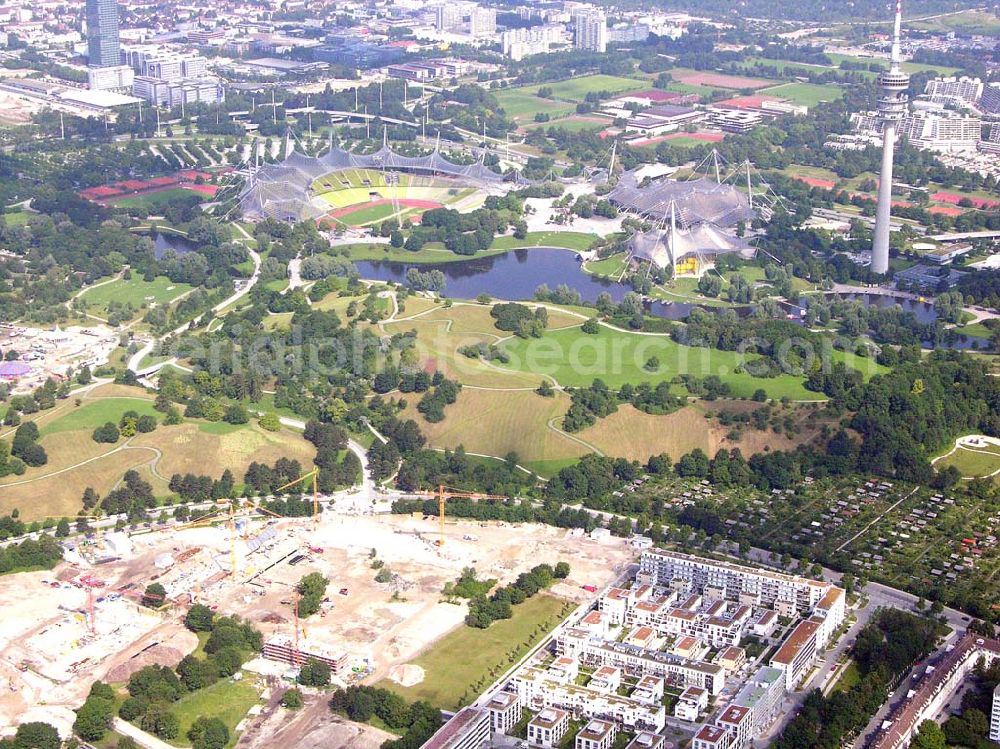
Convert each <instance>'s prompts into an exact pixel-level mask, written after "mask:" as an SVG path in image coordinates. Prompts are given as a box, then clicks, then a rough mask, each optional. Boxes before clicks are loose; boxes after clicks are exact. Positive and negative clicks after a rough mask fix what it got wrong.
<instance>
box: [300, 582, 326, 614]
mask: <svg viewBox="0 0 1000 749" xmlns="http://www.w3.org/2000/svg"><path fill="white" fill-rule="evenodd" d="M329 582H330V581H329V580H327V579H326V578H325V577H323V576H322V575H321V574H320V573H318V572H310V573H309V574H308V575H305V576H304V577H303V578H302V579H301V580H299V582H298V585H296V586H295V589H296V590H297V591H298V594H299V604H298V605H299V618H300V619H305V618H306V617H309V616H312V615H313V614H315V613H316V612H317V611H319V608H320V605H321V604H322V603H323V597H324V596H325V595H326V586H327V584H328V583H329Z"/></svg>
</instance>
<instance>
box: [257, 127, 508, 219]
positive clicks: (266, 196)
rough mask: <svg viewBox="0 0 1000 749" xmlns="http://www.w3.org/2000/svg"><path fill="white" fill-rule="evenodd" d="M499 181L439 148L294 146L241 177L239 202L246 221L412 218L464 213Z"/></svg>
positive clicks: (500, 185)
mask: <svg viewBox="0 0 1000 749" xmlns="http://www.w3.org/2000/svg"><path fill="white" fill-rule="evenodd" d="M513 186H514V183H512V182H506V181H505V179H504V177H503V175H500V174H497V173H496V172H494V171H493V170H491V169H490V168H488V167H487V166H485V164H484V163H483V159H482V158H480V160H479V161H477V162H475V163H473V164H458V163H455V162H453V161H451V160H449V159H447V158H446V157H444V156H443V155H442V154H441V153H440V150H439V149H438V148H436V147H435V149H434V150H433V151H432V152H431V153H430V154H427V155H425V156H403V155H401V154H399V153H396V152H395V151H393V150H392V148H391V147H390V146H389V145H388V144H387V143H383V145H382V148H380V149H379V150H378V151H376V152H375V153H372V154H356V153H352V152H351V151H346V150H344V149H342V148H338V147H331V149H330V150H329V151H327V152H326V153H325V154H323V155H322V156H319V157H314V156H306V155H304V154H301V153H298V152H293V153H291V154H290V155H289V156H288V157H287V158H286V159H285V160H284V161H282V162H281V163H278V164H268V165H266V166H263V167H261V168H260V169H258V170H257V171H256V172H254V173H253V174H251V175H250V176H249V177H248V178H247V183H246V186H245V187H244V189H243V192H242V194H241V195H240V199H239V200H240V208H241V209H242V211H243V215H244V216H245V217H247V218H250V219H262V218H276V219H280V220H283V221H303V220H307V219H313V220H323V221H326V222H328V223H330V224H341V225H344V226H350V227H363V226H368V225H371V224H376V223H379V222H381V221H384V220H385V219H387V218H390V217H395V218H398V219H400V220H402V219H405V218H409V219H410V220H411V221H413V222H414V223H416V222H419V220H420V215H421V214H422V213H423V212H424V211H426V210H429V209H431V208H439V207H442V206H449V207H452V208H456V209H458V210H462V211H469V210H473V209H475V208H478V207H479V206H481V205H482V203H483V201H484V200H485V199H486V196H487V195H489V194H503V193H504V192H506V191H507V189H509V188H510V187H513Z"/></svg>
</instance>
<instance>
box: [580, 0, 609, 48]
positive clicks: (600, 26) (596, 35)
mask: <svg viewBox="0 0 1000 749" xmlns="http://www.w3.org/2000/svg"><path fill="white" fill-rule="evenodd" d="M573 28H574V35H573V46H575V47H576V48H577V49H586V50H590V51H591V52H606V51H607V49H608V21H607V18H606V17H605V15H604V11H603V10H600V9H598V8H590V9H585V10H579V11H577V12H576V13H574V14H573Z"/></svg>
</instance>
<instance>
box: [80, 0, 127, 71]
mask: <svg viewBox="0 0 1000 749" xmlns="http://www.w3.org/2000/svg"><path fill="white" fill-rule="evenodd" d="M87 56H88V58H89V59H88V60H87V64H88V65H90V67H92V68H109V67H113V66H115V65H121V64H122V61H121V51H120V49H119V42H118V0H87Z"/></svg>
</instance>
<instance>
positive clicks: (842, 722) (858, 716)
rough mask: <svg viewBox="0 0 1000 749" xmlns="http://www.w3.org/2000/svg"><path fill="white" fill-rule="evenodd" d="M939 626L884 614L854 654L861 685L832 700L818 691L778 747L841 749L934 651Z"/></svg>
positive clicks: (863, 634)
mask: <svg viewBox="0 0 1000 749" xmlns="http://www.w3.org/2000/svg"><path fill="white" fill-rule="evenodd" d="M938 635H939V631H938V625H937V623H935V622H933V621H931V620H929V619H923V618H921V617H918V616H914V615H913V614H909V613H907V612H905V611H900V610H898V609H882V610H880V611H879V613H878V614H877V615H876V617H875V619H874V620H873V621H872V622H870V623H869V624H868V625H867V626H866V627H865V628H864V629H862V630H861V632H860V633H859V634H858V638H857V641H856V642H855V644H854V647H853V648H852V655H853V657H854V661H855V663H856V664H857V666H858V671H859V673H860V679H859V681H858V683H857V684H855V685H854V686H852V687H851V688H850V689H848V690H845V691H836V690H835V691H832V692H831V693H830V695H829V696H828V697H824V696H823V694H822V693H821V692H820V691H819V690H818V689H817V690H814V691H813V692H811V693H810V694H809V695H808V696H807V697H806V700H805V702H804V703H803V706H802V709H801V711H800V712H799V714H798V715H796V716H795V718H793V719H792V721H791V722H790V723H789V724H788V725H787V726H786V727H785V730H784V731H782V733H781V735H780V736H779V737H778V738H777V740H776V741H775V742H774V746H775V748H776V749H837V747H840V746H842V744H843V742H844V741H845V740H846V739H848V738H850V737H851V736H853V735H854V734H855V733H856V732H857V731H858V730H859V729H861V728H863V727H864V726H865V725H866V724H867V723H868V720H869V719H870V718H871V716H872V715H873V714H874V713H875V711H877V710H878V709H879V708H880V707H881V706H882V704H883V703H884V702H885V700H886V699H888V697H889V692H890V690H891V689H892V688H893V686H894V685H895V684H896V682H897V681H898V679H899V678H900V677H901V676H902V675H903V674H904V673H906V671H907V670H909V668H910V666H912V665H913V663H914V662H916V661H918V660H920V659H921V658H923V657H925V656H926V655H927V654H928V653H930V652H931V651H933V650H934V648H935V643H936V641H937V638H938Z"/></svg>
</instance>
